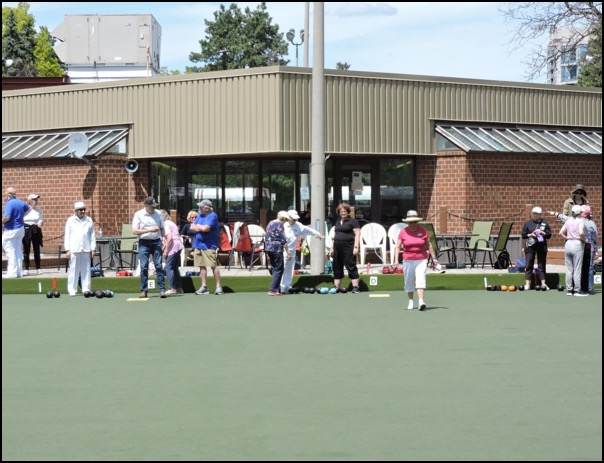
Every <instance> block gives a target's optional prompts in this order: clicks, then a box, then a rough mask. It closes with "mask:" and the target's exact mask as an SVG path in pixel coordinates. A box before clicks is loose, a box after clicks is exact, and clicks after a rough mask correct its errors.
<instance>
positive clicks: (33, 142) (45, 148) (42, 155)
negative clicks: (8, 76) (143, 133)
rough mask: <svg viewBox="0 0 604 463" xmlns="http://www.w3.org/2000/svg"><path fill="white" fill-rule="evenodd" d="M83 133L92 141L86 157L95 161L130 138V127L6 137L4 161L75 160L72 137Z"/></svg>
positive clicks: (3, 145)
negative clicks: (72, 158)
mask: <svg viewBox="0 0 604 463" xmlns="http://www.w3.org/2000/svg"><path fill="white" fill-rule="evenodd" d="M74 133H83V134H84V135H86V138H87V139H88V150H87V151H86V153H85V154H83V156H86V157H89V158H93V157H96V156H98V155H99V154H101V153H103V152H105V151H107V150H108V149H110V148H111V147H112V146H114V145H115V144H116V143H118V142H119V141H120V140H122V139H123V138H125V137H126V135H128V128H127V127H120V128H111V129H97V130H84V131H77V132H75V131H72V132H64V131H62V132H48V133H27V134H19V135H2V160H3V161H16V160H23V161H25V160H29V161H31V160H32V159H48V158H64V157H73V156H75V153H74V152H73V150H71V149H70V147H69V138H70V136H71V135H72V134H74Z"/></svg>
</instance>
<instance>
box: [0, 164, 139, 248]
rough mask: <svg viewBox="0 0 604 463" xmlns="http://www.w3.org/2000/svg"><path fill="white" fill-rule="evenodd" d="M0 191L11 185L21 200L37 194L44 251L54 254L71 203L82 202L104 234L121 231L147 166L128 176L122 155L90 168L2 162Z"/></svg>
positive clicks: (133, 208) (134, 204)
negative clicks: (1, 188)
mask: <svg viewBox="0 0 604 463" xmlns="http://www.w3.org/2000/svg"><path fill="white" fill-rule="evenodd" d="M2 164H3V165H2V170H3V172H2V183H3V186H4V189H6V187H8V186H13V187H15V188H16V189H17V196H18V197H19V198H21V199H23V200H25V199H26V198H27V196H28V195H29V194H30V193H36V194H39V195H40V203H39V205H40V208H41V209H42V213H43V214H44V250H43V252H45V253H49V252H54V250H56V249H58V246H59V244H61V243H62V237H63V234H64V227H65V221H66V220H67V218H68V217H69V216H70V215H71V214H73V205H74V203H75V201H78V200H83V201H84V202H85V203H86V207H87V209H88V211H87V213H88V214H89V216H90V217H92V219H93V220H94V221H95V222H96V224H97V227H96V228H97V230H98V226H99V224H100V225H102V227H103V234H104V235H105V236H111V235H114V236H115V235H121V232H122V223H129V222H131V221H132V215H133V214H134V212H135V211H136V210H138V209H140V208H141V207H142V205H141V203H142V201H143V200H144V199H145V197H146V196H148V194H147V178H148V175H147V165H146V164H145V163H141V165H140V168H139V170H138V171H137V172H136V173H134V174H128V173H127V172H126V170H125V169H124V159H123V158H122V157H113V158H112V157H110V156H103V157H102V158H101V159H100V160H99V161H98V162H97V163H96V168H94V169H93V168H90V167H89V166H88V165H87V164H86V163H84V162H83V161H81V160H78V159H61V160H44V161H18V162H14V163H11V162H6V161H5V162H3V163H2Z"/></svg>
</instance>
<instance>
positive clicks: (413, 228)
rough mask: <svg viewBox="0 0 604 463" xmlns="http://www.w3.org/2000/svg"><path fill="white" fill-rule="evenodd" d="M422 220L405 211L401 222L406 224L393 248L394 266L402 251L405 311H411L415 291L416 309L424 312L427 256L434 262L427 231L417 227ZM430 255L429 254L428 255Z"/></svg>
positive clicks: (412, 211)
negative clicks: (405, 297) (405, 298)
mask: <svg viewBox="0 0 604 463" xmlns="http://www.w3.org/2000/svg"><path fill="white" fill-rule="evenodd" d="M422 220H424V219H422V218H421V217H420V216H419V215H418V213H417V211H415V210H409V211H407V216H406V217H405V218H404V219H403V222H405V223H406V224H407V226H406V227H405V228H403V229H402V230H401V231H400V233H399V234H398V238H397V240H396V248H395V254H394V255H395V258H394V265H398V262H399V256H400V254H401V247H402V250H403V275H404V281H405V292H406V293H407V298H408V302H407V309H408V310H412V309H413V294H414V293H415V292H416V291H417V297H418V299H419V301H418V308H419V310H420V311H423V310H426V307H427V306H426V302H425V301H424V296H425V292H426V273H427V271H428V255H431V256H432V260H433V261H434V262H435V263H438V261H437V260H436V251H435V250H434V249H432V245H431V244H430V236H429V235H428V230H426V229H425V228H424V227H422V226H421V225H419V222H421V221H422ZM428 253H430V254H428Z"/></svg>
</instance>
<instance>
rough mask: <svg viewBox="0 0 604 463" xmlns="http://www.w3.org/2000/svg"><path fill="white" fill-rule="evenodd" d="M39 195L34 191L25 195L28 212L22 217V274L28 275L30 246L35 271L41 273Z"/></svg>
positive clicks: (40, 210)
mask: <svg viewBox="0 0 604 463" xmlns="http://www.w3.org/2000/svg"><path fill="white" fill-rule="evenodd" d="M39 199H40V195H37V194H35V193H32V194H30V195H29V196H28V197H27V204H29V207H30V209H29V212H28V213H27V214H25V217H23V221H24V223H25V235H24V236H23V267H24V269H23V275H29V253H30V251H31V248H32V247H33V248H34V263H35V264H36V273H37V274H38V275H40V274H41V273H42V259H41V256H40V247H41V246H43V238H44V237H43V236H42V224H43V223H44V219H43V217H42V209H40V207H39V206H38V200H39Z"/></svg>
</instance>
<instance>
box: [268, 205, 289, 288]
mask: <svg viewBox="0 0 604 463" xmlns="http://www.w3.org/2000/svg"><path fill="white" fill-rule="evenodd" d="M288 218H289V215H288V214H287V212H286V211H279V213H278V214H277V218H276V219H275V220H271V221H270V222H269V223H268V225H267V226H266V234H265V236H264V251H265V252H266V254H267V255H268V259H269V261H270V263H271V266H272V267H273V271H272V278H271V285H270V287H269V289H268V295H269V296H281V295H282V293H281V277H282V276H283V270H284V268H285V261H287V260H290V259H293V256H292V255H291V254H290V253H289V248H288V247H287V237H286V236H285V226H284V223H285V222H286V221H287V220H288Z"/></svg>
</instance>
